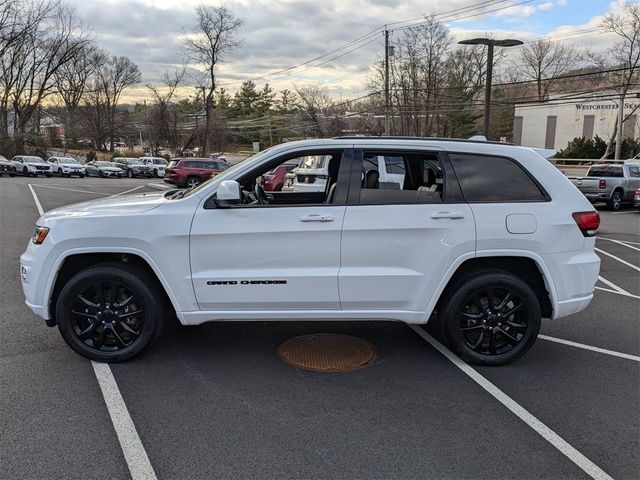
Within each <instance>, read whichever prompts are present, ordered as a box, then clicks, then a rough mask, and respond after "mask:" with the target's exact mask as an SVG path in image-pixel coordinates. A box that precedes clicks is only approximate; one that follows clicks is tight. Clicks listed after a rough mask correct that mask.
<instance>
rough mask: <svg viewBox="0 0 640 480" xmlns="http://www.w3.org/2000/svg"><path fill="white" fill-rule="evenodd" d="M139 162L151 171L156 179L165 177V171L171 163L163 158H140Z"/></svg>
mask: <svg viewBox="0 0 640 480" xmlns="http://www.w3.org/2000/svg"><path fill="white" fill-rule="evenodd" d="M139 160H140V161H141V162H142V164H143V165H147V166H148V167H149V168H150V169H151V173H152V174H153V176H154V177H164V174H165V169H166V168H167V165H169V162H167V160H166V159H164V158H162V157H140V158H139Z"/></svg>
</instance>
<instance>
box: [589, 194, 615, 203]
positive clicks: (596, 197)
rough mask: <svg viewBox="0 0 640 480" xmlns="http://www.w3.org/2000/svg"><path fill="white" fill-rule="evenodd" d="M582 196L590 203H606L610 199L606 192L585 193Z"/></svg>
mask: <svg viewBox="0 0 640 480" xmlns="http://www.w3.org/2000/svg"><path fill="white" fill-rule="evenodd" d="M584 196H585V197H587V200H589V201H590V202H591V203H596V202H606V201H607V200H609V197H610V195H609V194H608V193H607V192H601V193H585V194H584Z"/></svg>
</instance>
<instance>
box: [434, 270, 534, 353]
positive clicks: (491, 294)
mask: <svg viewBox="0 0 640 480" xmlns="http://www.w3.org/2000/svg"><path fill="white" fill-rule="evenodd" d="M447 291H448V292H449V294H450V296H449V297H448V298H446V299H445V301H444V303H443V304H442V306H441V307H440V308H439V315H438V317H439V318H438V321H439V326H440V333H441V336H442V338H443V340H444V341H445V343H447V344H448V345H449V347H450V348H451V349H452V350H453V351H454V352H455V353H456V354H458V356H460V357H461V358H462V359H463V360H465V361H467V362H469V363H473V364H475V365H505V364H507V363H510V362H512V361H514V360H516V359H517V358H519V357H520V356H522V355H524V353H526V352H527V350H529V348H531V346H532V345H533V344H534V342H535V340H536V338H537V336H538V332H539V331H540V324H541V317H542V315H541V312H540V303H539V302H538V298H537V297H536V295H535V293H534V292H533V290H532V289H531V287H529V286H528V285H527V284H526V283H525V282H524V281H523V280H522V279H521V278H519V277H517V276H515V275H513V274H511V273H508V272H505V271H501V270H495V271H485V272H478V273H477V274H476V275H473V276H471V277H469V278H465V279H464V280H462V281H460V282H458V283H457V284H456V285H454V286H453V287H452V288H448V289H447ZM507 293H508V294H509V295H510V297H509V298H507ZM489 298H491V299H492V305H488V299H489ZM505 300H508V301H507V302H506V303H504V302H505ZM478 301H479V302H480V305H481V306H479V305H478ZM502 303H504V305H502V306H501V304H502ZM512 310H515V311H513V312H512V314H511V315H509V316H505V315H504V314H505V313H508V312H510V311H512ZM505 319H506V320H505ZM463 329H464V330H463ZM481 337H482V338H481Z"/></svg>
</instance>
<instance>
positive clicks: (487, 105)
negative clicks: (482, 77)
mask: <svg viewBox="0 0 640 480" xmlns="http://www.w3.org/2000/svg"><path fill="white" fill-rule="evenodd" d="M458 43H459V44H460V45H486V46H487V80H486V82H485V93H484V128H483V131H484V136H485V138H487V139H488V138H489V127H490V123H491V81H492V78H493V49H494V47H516V46H518V45H522V43H523V42H521V41H520V40H514V39H505V40H494V39H493V38H472V39H471V40H462V41H461V42H458Z"/></svg>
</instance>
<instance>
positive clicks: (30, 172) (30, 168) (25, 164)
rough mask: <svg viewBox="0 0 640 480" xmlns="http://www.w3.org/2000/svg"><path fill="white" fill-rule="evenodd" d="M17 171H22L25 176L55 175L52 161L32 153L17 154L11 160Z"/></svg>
mask: <svg viewBox="0 0 640 480" xmlns="http://www.w3.org/2000/svg"><path fill="white" fill-rule="evenodd" d="M11 161H12V162H13V166H14V167H15V168H16V172H17V173H21V174H22V175H24V176H25V177H28V176H33V177H37V176H38V174H43V175H46V176H47V177H50V176H51V175H53V173H52V172H53V169H52V167H51V164H50V163H47V162H45V161H44V160H43V159H42V158H40V157H36V156H32V155H16V156H15V157H13V159H12V160H11Z"/></svg>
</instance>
